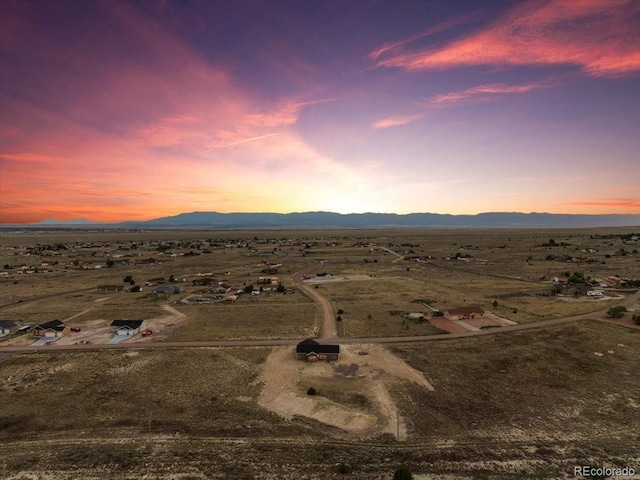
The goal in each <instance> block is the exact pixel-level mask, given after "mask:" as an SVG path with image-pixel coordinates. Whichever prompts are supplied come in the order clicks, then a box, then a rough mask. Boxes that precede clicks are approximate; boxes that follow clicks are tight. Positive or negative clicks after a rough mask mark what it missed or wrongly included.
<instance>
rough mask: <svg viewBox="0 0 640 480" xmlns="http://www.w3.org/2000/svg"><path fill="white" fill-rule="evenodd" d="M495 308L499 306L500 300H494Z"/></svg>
mask: <svg viewBox="0 0 640 480" xmlns="http://www.w3.org/2000/svg"><path fill="white" fill-rule="evenodd" d="M493 308H498V300H494V301H493Z"/></svg>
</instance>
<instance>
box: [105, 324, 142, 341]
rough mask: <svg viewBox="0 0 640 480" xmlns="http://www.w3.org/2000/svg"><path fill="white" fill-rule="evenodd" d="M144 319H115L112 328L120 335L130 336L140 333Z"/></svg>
mask: <svg viewBox="0 0 640 480" xmlns="http://www.w3.org/2000/svg"><path fill="white" fill-rule="evenodd" d="M140 328H142V320H114V321H113V322H111V330H112V331H114V332H115V333H116V335H119V336H126V337H130V336H133V335H135V334H136V333H140Z"/></svg>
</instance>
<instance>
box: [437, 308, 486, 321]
mask: <svg viewBox="0 0 640 480" xmlns="http://www.w3.org/2000/svg"><path fill="white" fill-rule="evenodd" d="M444 316H445V317H447V318H448V319H449V320H473V319H475V318H482V317H483V316H484V310H483V309H482V308H480V307H479V306H478V305H472V306H470V307H455V308H449V309H447V310H445V311H444Z"/></svg>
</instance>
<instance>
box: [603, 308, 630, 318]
mask: <svg viewBox="0 0 640 480" xmlns="http://www.w3.org/2000/svg"><path fill="white" fill-rule="evenodd" d="M626 312H627V307H623V306H622V305H619V306H617V307H611V308H610V309H609V310H607V317H609V318H622V317H623V316H624V314H625V313H626Z"/></svg>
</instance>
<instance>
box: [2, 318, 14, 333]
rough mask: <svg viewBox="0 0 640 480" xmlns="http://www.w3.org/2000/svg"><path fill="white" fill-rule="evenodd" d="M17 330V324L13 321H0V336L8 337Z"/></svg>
mask: <svg viewBox="0 0 640 480" xmlns="http://www.w3.org/2000/svg"><path fill="white" fill-rule="evenodd" d="M17 329H18V322H16V321H15V320H0V336H4V335H9V334H10V333H13V332H15V331H16V330H17Z"/></svg>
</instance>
